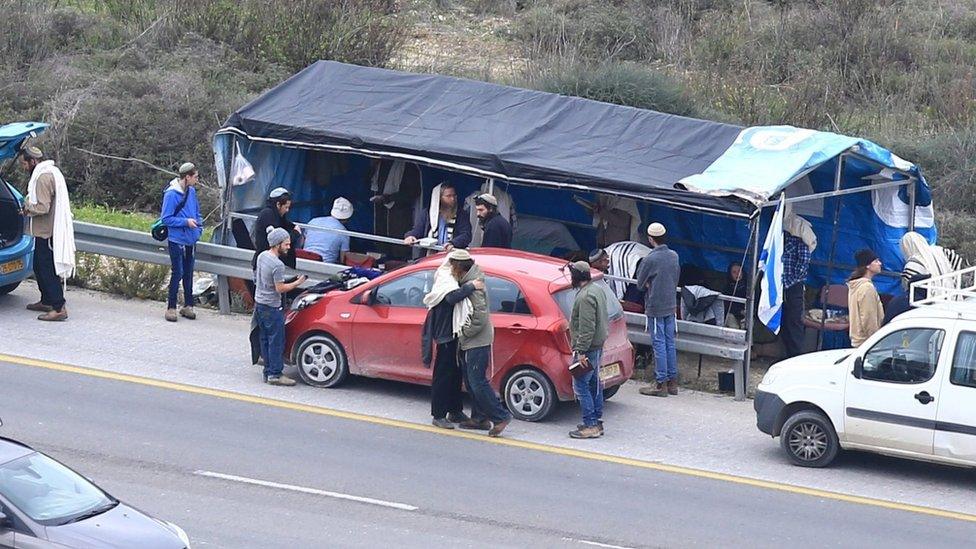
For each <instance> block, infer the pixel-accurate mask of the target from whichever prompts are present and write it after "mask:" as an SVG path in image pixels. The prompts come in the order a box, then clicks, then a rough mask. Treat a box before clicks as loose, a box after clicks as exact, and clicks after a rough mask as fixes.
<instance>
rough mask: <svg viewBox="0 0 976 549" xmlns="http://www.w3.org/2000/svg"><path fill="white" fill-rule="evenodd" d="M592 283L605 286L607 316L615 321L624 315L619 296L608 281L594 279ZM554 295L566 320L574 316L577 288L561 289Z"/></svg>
mask: <svg viewBox="0 0 976 549" xmlns="http://www.w3.org/2000/svg"><path fill="white" fill-rule="evenodd" d="M592 284H596V285H597V286H599V287H601V288H603V291H604V292H605V293H606V294H607V316H608V317H609V318H610V320H611V321H614V320H616V319H618V318H620V317H621V316H623V314H624V309H623V307H621V306H620V301H619V300H617V296H616V295H615V294H614V293H613V290H611V289H610V286H607V283H606V282H605V281H604V280H603V279H602V278H601V279H598V280H594V281H593V282H592ZM552 297H553V298H554V299H555V300H556V303H558V304H559V310H561V311H562V312H563V316H565V317H566V320H569V319H570V318H571V317H572V316H573V302H574V301H575V300H576V290H575V289H573V288H566V289H564V290H559V291H558V292H556V293H554V294H552Z"/></svg>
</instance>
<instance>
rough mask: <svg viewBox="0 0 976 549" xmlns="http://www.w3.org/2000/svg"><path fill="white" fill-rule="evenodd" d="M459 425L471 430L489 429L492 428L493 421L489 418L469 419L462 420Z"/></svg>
mask: <svg viewBox="0 0 976 549" xmlns="http://www.w3.org/2000/svg"><path fill="white" fill-rule="evenodd" d="M458 427H460V428H462V429H468V430H471V431H488V430H490V429H491V422H490V421H488V420H487V419H481V420H477V419H469V420H467V421H462V422H461V423H460V424H459V425H458Z"/></svg>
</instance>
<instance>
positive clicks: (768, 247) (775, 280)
mask: <svg viewBox="0 0 976 549" xmlns="http://www.w3.org/2000/svg"><path fill="white" fill-rule="evenodd" d="M785 200H786V196H785V193H784V194H783V195H781V196H780V199H779V205H778V206H776V213H775V214H773V223H772V224H771V225H770V226H769V232H768V233H766V243H765V244H763V248H762V253H761V254H759V270H761V271H762V273H763V275H762V285H761V288H762V291H761V293H760V295H759V311H758V313H759V320H761V321H762V323H763V324H765V325H766V327H767V328H769V329H770V331H772V332H773V333H774V334H778V333H779V326H780V321H781V320H782V318H783V205H784V204H785V202H784V201H785Z"/></svg>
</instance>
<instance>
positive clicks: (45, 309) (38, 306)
mask: <svg viewBox="0 0 976 549" xmlns="http://www.w3.org/2000/svg"><path fill="white" fill-rule="evenodd" d="M27 310H28V311H36V312H38V313H50V312H51V311H53V310H54V307H52V306H50V305H45V304H43V303H41V302H40V301H38V302H37V303H31V304H30V305H28V306H27Z"/></svg>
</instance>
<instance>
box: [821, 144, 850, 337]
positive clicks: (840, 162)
mask: <svg viewBox="0 0 976 549" xmlns="http://www.w3.org/2000/svg"><path fill="white" fill-rule="evenodd" d="M846 156H847V153H841V155H840V156H839V157H837V171H836V172H835V173H834V192H838V191H840V185H841V178H842V177H843V176H844V159H845V157H846ZM834 200H836V201H837V203H836V204H835V205H834V228H833V231H832V234H831V237H830V256H828V257H827V276H826V277H825V278H826V286H827V288H828V289H829V288H830V275H831V274H833V273H832V271H833V270H834V250H835V249H836V247H837V227H838V222H839V221H840V203H841V201H840V199H838V198H834ZM827 297H828V296H827V295H825V294H823V293H821V295H820V307H821V310H820V330H819V331H818V332H817V350H818V351H819V350H821V349H822V348H823V334H824V326H825V324H826V323H827Z"/></svg>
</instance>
